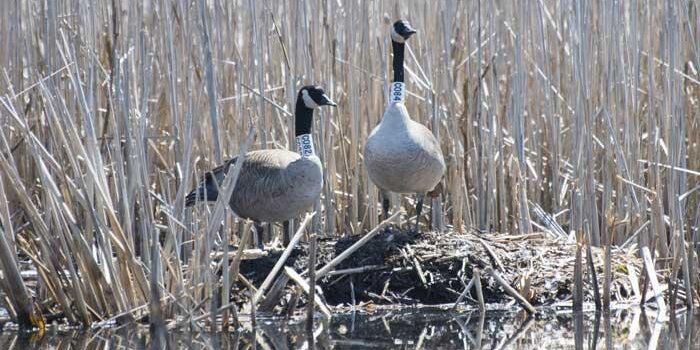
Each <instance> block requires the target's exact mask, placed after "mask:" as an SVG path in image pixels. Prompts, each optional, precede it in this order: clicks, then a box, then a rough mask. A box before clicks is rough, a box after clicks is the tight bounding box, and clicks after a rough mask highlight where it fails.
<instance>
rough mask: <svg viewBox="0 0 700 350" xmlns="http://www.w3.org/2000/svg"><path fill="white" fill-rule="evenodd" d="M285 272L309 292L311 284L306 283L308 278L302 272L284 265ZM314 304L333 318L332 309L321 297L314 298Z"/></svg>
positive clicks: (325, 314)
mask: <svg viewBox="0 0 700 350" xmlns="http://www.w3.org/2000/svg"><path fill="white" fill-rule="evenodd" d="M284 272H285V273H286V274H287V275H288V276H289V278H291V279H292V281H294V283H296V284H297V285H298V286H299V287H301V289H302V290H303V291H304V293H306V294H307V295H308V294H309V290H310V287H309V284H308V283H306V280H304V277H301V275H300V274H298V273H297V272H296V271H294V269H292V268H290V267H289V266H285V267H284ZM314 304H316V306H318V308H319V310H321V313H323V315H324V316H325V317H326V318H327V319H330V318H331V311H330V309H329V308H328V306H327V305H326V304H325V303H324V302H323V301H322V300H321V299H320V298H314Z"/></svg>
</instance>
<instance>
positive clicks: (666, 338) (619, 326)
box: [0, 310, 700, 350]
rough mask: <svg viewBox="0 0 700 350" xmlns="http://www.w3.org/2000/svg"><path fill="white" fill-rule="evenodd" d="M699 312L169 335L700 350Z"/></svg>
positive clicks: (363, 322) (422, 317) (415, 318)
mask: <svg viewBox="0 0 700 350" xmlns="http://www.w3.org/2000/svg"><path fill="white" fill-rule="evenodd" d="M698 320H699V318H698V315H695V316H691V315H689V314H683V315H679V316H678V317H672V318H671V320H669V321H667V322H657V321H656V318H655V317H653V316H650V315H649V314H645V313H642V312H641V311H639V310H619V311H614V312H611V313H606V314H595V313H579V314H572V313H568V312H567V313H557V312H554V311H552V312H549V313H546V314H544V315H538V316H536V317H529V316H528V315H527V314H525V313H522V312H498V313H488V314H487V315H486V316H484V315H480V314H479V313H478V312H470V313H451V312H447V311H442V310H432V311H431V310H420V311H412V312H407V311H388V312H382V313H375V314H364V313H351V314H347V315H342V316H338V317H335V318H334V319H333V321H331V323H330V324H328V325H319V327H318V328H317V329H316V330H315V332H314V334H313V335H311V336H310V337H311V338H309V336H307V335H306V334H305V332H304V325H303V323H301V322H299V321H295V322H290V323H283V322H279V321H275V320H258V322H257V327H256V329H255V330H251V329H246V330H243V331H241V332H236V333H206V332H170V333H169V334H168V339H167V342H168V344H167V348H168V349H177V348H182V349H300V348H301V349H310V348H317V349H360V348H368V349H373V348H374V349H440V348H443V349H511V348H518V349H543V348H546V349H550V348H569V349H598V348H601V349H602V348H607V349H613V348H615V349H618V348H620V349H627V348H629V349H636V348H647V349H697V348H700V327H697V324H698ZM152 346H153V344H152V343H151V341H150V337H149V333H148V329H147V328H144V327H139V328H137V327H132V328H121V329H103V330H97V331H79V330H53V331H48V332H47V333H46V334H44V335H43V336H38V335H35V334H18V333H16V332H11V331H5V332H3V333H0V349H19V350H27V349H39V348H41V349H151V348H152Z"/></svg>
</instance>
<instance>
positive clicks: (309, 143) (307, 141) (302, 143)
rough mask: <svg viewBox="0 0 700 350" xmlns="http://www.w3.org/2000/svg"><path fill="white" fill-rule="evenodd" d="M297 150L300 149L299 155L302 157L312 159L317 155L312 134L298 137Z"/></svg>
mask: <svg viewBox="0 0 700 350" xmlns="http://www.w3.org/2000/svg"><path fill="white" fill-rule="evenodd" d="M297 149H299V154H301V156H302V157H311V156H314V155H316V151H315V150H314V142H313V140H312V139H311V134H303V135H299V136H297Z"/></svg>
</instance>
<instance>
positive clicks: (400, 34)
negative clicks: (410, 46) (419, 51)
mask: <svg viewBox="0 0 700 350" xmlns="http://www.w3.org/2000/svg"><path fill="white" fill-rule="evenodd" d="M413 34H416V30H415V29H413V27H411V24H410V23H408V21H407V20H405V19H400V20H398V21H396V22H394V25H392V26H391V40H394V41H396V42H398V43H404V42H406V40H408V38H410V37H411V35H413Z"/></svg>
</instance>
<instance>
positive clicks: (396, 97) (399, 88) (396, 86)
mask: <svg viewBox="0 0 700 350" xmlns="http://www.w3.org/2000/svg"><path fill="white" fill-rule="evenodd" d="M404 87H405V85H404V83H402V82H399V81H397V82H393V83H391V87H390V89H391V91H390V92H389V96H390V98H389V100H390V101H391V103H402V102H403V101H404V99H405V94H406V93H405V88H404Z"/></svg>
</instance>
